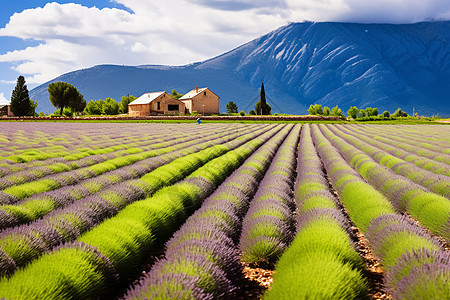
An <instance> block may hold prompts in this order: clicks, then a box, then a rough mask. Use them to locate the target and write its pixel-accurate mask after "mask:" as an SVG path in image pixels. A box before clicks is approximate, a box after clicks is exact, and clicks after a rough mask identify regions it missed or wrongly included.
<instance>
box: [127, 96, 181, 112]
mask: <svg viewBox="0 0 450 300" xmlns="http://www.w3.org/2000/svg"><path fill="white" fill-rule="evenodd" d="M184 113H185V105H184V103H183V102H181V101H180V100H177V99H174V98H172V97H171V96H170V95H169V94H167V92H153V93H146V94H144V95H142V96H140V97H139V98H137V99H136V100H134V101H133V102H131V103H130V104H128V114H129V115H130V116H151V115H167V114H184Z"/></svg>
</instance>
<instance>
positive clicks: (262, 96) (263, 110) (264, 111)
mask: <svg viewBox="0 0 450 300" xmlns="http://www.w3.org/2000/svg"><path fill="white" fill-rule="evenodd" d="M259 101H261V108H260V109H261V112H260V114H262V115H267V109H266V107H267V101H266V91H265V90H264V82H263V83H262V84H261V92H260V94H259Z"/></svg>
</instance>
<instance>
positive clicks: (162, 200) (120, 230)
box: [0, 125, 283, 299]
mask: <svg viewBox="0 0 450 300" xmlns="http://www.w3.org/2000/svg"><path fill="white" fill-rule="evenodd" d="M281 127H283V126H281V125H278V126H276V127H274V128H272V129H270V130H269V131H267V132H266V133H264V134H262V135H260V136H259V137H256V138H255V139H253V140H251V141H250V142H247V143H246V144H244V145H242V146H240V147H239V148H237V149H235V150H232V151H229V152H227V153H226V154H225V155H223V156H221V157H218V158H216V159H214V160H212V161H211V162H209V163H207V164H205V165H204V166H203V167H201V168H200V169H198V170H197V172H202V169H212V170H215V172H217V174H219V175H220V176H222V177H226V174H230V173H231V172H232V171H233V170H234V169H236V168H237V167H238V166H239V165H240V164H241V163H242V162H243V161H244V159H245V158H246V157H248V156H249V155H250V154H251V153H253V152H254V151H255V150H256V149H255V147H256V148H257V147H259V146H261V145H262V144H263V143H264V142H266V141H267V140H268V139H269V138H270V137H271V136H273V135H274V134H275V133H276V132H278V131H279V130H280V129H281ZM218 168H221V170H217V169H218ZM193 176H194V174H193ZM193 178H195V177H193ZM223 179H225V178H223ZM206 196H207V195H205V192H204V191H203V189H202V188H201V187H200V186H198V185H196V184H195V183H191V182H189V181H186V182H182V183H179V184H176V185H173V186H169V187H166V188H164V189H161V190H159V191H158V192H157V193H155V194H154V195H153V196H152V197H149V198H146V199H144V200H142V201H138V202H135V203H133V204H131V205H129V206H127V207H126V208H125V209H123V210H122V211H120V212H119V214H117V215H116V216H115V217H113V218H110V219H108V220H106V221H104V222H102V223H101V224H100V225H98V226H96V227H95V228H94V229H92V230H90V231H88V232H87V233H85V234H83V235H82V236H81V237H80V238H79V241H81V242H84V243H86V244H88V245H91V246H92V247H95V248H96V249H97V250H98V251H100V253H101V254H102V255H104V256H105V257H106V258H107V259H109V261H110V262H111V264H112V266H113V268H114V270H115V271H116V272H117V273H118V274H119V282H121V283H123V284H125V283H129V282H130V280H132V279H133V278H134V277H135V276H136V275H137V273H138V269H139V266H140V265H141V264H142V263H143V262H144V260H145V259H146V258H147V257H148V256H149V255H150V253H151V251H152V250H153V249H155V250H156V249H157V247H158V246H157V245H158V244H160V243H161V242H162V241H163V240H164V239H166V238H168V237H170V235H171V234H172V233H173V232H174V231H175V230H176V229H177V228H178V227H179V226H180V225H181V223H182V222H184V221H185V219H186V218H187V214H188V213H192V212H193V210H194V209H195V208H196V207H198V206H199V205H200V204H201V201H202V200H203V198H204V197H206ZM60 253H61V252H57V251H56V252H52V253H49V254H46V255H44V256H42V257H41V258H39V259H38V260H36V261H34V262H32V263H30V264H29V265H27V266H26V267H25V268H24V269H22V270H19V271H17V272H16V273H14V274H13V276H12V277H10V278H8V279H4V280H2V281H0V297H5V298H8V299H19V298H22V295H27V297H28V298H37V297H43V298H46V299H51V298H58V297H59V295H60V294H61V293H65V295H67V297H70V298H88V297H92V294H93V293H97V292H99V294H96V296H100V295H101V294H102V292H101V291H100V287H108V288H111V289H114V287H115V283H114V282H112V281H106V280H105V278H108V277H109V276H106V275H103V274H101V275H96V276H93V275H92V272H91V273H88V272H86V273H85V274H84V275H83V274H79V272H76V273H75V272H70V270H71V269H72V268H71V267H70V266H67V269H66V268H65V267H64V266H65V264H66V263H71V262H72V261H73V260H75V261H76V260H78V261H80V263H85V264H86V265H87V266H88V267H89V268H90V269H98V265H96V264H95V263H92V261H88V262H86V260H85V259H84V258H83V256H84V255H85V254H84V253H80V254H79V255H77V256H76V257H75V258H73V259H72V261H64V259H63V257H62V255H61V254H60ZM43 260H44V261H45V260H53V261H55V263H48V264H46V265H45V267H44V266H43V265H42V263H41V261H43ZM35 265H40V266H42V267H41V268H39V269H37V268H35V267H34V266H35ZM66 270H67V271H66ZM85 276H86V278H85ZM38 277H45V278H49V279H48V281H47V282H48V284H47V285H45V286H44V285H42V284H40V282H38V281H33V282H30V281H27V280H25V281H24V279H26V278H38ZM62 277H64V282H66V283H67V284H65V285H61V283H60V281H61V278H62ZM80 281H81V282H83V281H84V282H86V285H85V286H76V285H75V283H76V282H80ZM72 282H73V283H74V284H71V283H72ZM55 291H56V292H55Z"/></svg>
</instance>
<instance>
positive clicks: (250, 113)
mask: <svg viewBox="0 0 450 300" xmlns="http://www.w3.org/2000/svg"><path fill="white" fill-rule="evenodd" d="M248 114H249V115H251V116H255V115H256V112H255V111H254V110H253V109H252V110H251V111H249V112H248Z"/></svg>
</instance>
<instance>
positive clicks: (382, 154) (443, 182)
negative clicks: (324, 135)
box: [327, 126, 450, 198]
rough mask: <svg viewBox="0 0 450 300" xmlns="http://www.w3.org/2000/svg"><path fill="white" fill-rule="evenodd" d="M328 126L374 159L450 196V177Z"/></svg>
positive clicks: (449, 170) (394, 170) (449, 168)
mask: <svg viewBox="0 0 450 300" xmlns="http://www.w3.org/2000/svg"><path fill="white" fill-rule="evenodd" d="M327 128H328V129H329V130H330V131H332V132H333V134H335V135H336V136H338V137H340V138H342V139H343V140H345V141H346V142H347V143H349V144H350V145H352V146H354V147H356V148H358V149H359V150H361V151H362V152H364V153H366V154H367V155H368V156H370V157H371V158H372V159H373V160H374V161H376V162H377V163H379V164H381V165H383V166H386V167H388V168H389V169H391V170H392V171H393V172H395V173H396V174H398V175H401V176H403V177H406V178H408V179H409V180H411V181H412V182H414V183H416V184H418V185H421V186H423V187H425V188H427V189H429V190H430V191H433V192H435V193H437V194H439V195H442V196H445V197H447V198H449V197H450V177H448V176H445V175H440V174H434V173H432V172H429V171H426V170H423V169H421V168H419V167H417V166H416V165H414V164H413V163H410V162H406V161H404V160H403V159H400V158H398V157H396V156H393V155H391V154H389V153H387V152H386V151H383V149H380V148H377V147H374V146H372V145H370V144H369V143H366V142H364V141H361V140H360V138H359V137H355V136H354V135H350V134H346V133H344V132H342V131H340V130H338V129H337V128H336V127H334V126H327ZM353 159H355V158H353ZM447 171H448V172H450V166H448V167H447ZM449 174H450V173H449Z"/></svg>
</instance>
